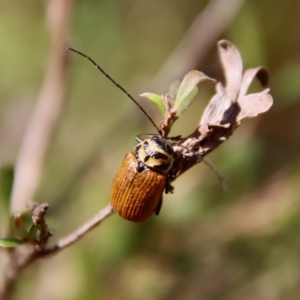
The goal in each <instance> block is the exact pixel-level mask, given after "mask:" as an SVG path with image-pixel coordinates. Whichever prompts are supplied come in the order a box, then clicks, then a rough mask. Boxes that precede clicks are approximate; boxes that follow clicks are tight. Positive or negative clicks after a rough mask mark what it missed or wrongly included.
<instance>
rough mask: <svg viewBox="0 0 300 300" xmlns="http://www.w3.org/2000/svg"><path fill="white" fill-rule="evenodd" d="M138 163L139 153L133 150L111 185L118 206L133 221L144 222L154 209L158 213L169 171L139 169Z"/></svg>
mask: <svg viewBox="0 0 300 300" xmlns="http://www.w3.org/2000/svg"><path fill="white" fill-rule="evenodd" d="M138 164H139V162H138V160H137V158H136V156H135V153H133V152H129V153H128V154H127V155H126V156H125V158H124V160H123V163H122V165H121V167H120V168H119V170H118V172H117V174H116V176H115V178H114V181H113V184H112V187H111V203H112V206H113V208H114V210H115V211H116V212H117V213H118V214H119V215H120V216H121V217H123V218H124V219H126V220H129V221H133V222H143V221H146V220H147V219H148V218H150V217H151V216H152V215H153V214H154V213H157V214H158V212H159V209H160V206H161V202H162V195H163V191H164V189H165V186H166V174H162V173H158V172H156V171H154V170H152V169H149V168H146V169H145V170H143V171H142V172H137V168H138Z"/></svg>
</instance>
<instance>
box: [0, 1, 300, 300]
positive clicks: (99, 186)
mask: <svg viewBox="0 0 300 300" xmlns="http://www.w3.org/2000/svg"><path fill="white" fill-rule="evenodd" d="M61 1H62V0H61ZM207 3H209V1H199V0H185V1H179V0H176V1H174V0H173V1H171V0H152V1H150V0H144V1H138V0H125V1H111V0H85V1H74V5H73V9H72V18H71V24H70V44H71V45H72V47H74V48H76V49H79V50H81V51H83V52H85V53H86V54H88V55H90V56H91V57H93V58H94V59H95V60H96V61H97V62H98V63H99V64H101V66H102V67H103V68H104V69H105V70H106V71H107V72H108V73H109V74H110V75H111V76H112V77H113V78H114V79H115V80H116V81H118V82H119V83H121V85H123V86H124V87H126V89H127V90H128V91H130V93H131V94H132V95H134V96H135V97H136V98H137V97H138V95H139V94H140V93H143V92H147V91H149V92H154V93H159V94H160V93H166V92H167V91H168V89H169V86H170V84H171V83H172V81H173V78H172V79H168V78H163V79H162V81H164V85H163V86H161V85H159V84H157V85H154V84H153V82H157V81H155V79H157V77H156V76H157V73H158V72H159V71H160V68H161V67H162V65H163V64H164V63H165V61H166V60H167V59H168V58H169V56H170V55H171V53H172V52H173V51H174V50H175V49H176V47H177V46H178V44H179V43H180V41H181V39H182V38H183V37H184V36H185V34H186V32H187V31H188V29H189V27H190V26H191V24H192V23H193V21H194V19H195V18H196V17H197V16H199V14H201V13H202V12H203V9H205V6H206V5H207ZM227 9H228V10H230V9H233V7H230V5H228V7H227ZM45 10H46V2H45V1H16V0H10V1H9V0H2V1H1V2H0V40H1V46H0V141H1V143H0V164H1V166H2V168H5V167H7V166H9V165H13V164H14V163H15V161H16V157H17V154H18V150H19V147H20V143H21V140H22V135H23V133H24V129H25V126H26V124H27V122H28V120H29V118H30V115H31V112H32V110H33V107H34V104H35V102H36V99H37V95H38V93H39V90H40V88H41V85H42V82H43V80H44V72H45V66H46V62H47V55H48V33H47V26H46V24H45ZM216 21H217V20H216ZM207 30H209V28H207ZM201 35H205V32H199V36H201ZM222 38H225V39H227V40H229V41H231V42H232V43H233V44H235V45H236V47H237V48H238V49H239V50H240V52H241V55H242V57H243V61H244V66H245V68H249V67H256V66H259V65H264V66H266V67H267V68H268V69H269V71H270V74H271V81H270V85H269V86H270V88H271V94H272V96H273V97H274V106H273V107H272V108H271V110H270V111H269V112H267V113H265V114H263V115H260V116H259V117H258V118H255V119H249V120H245V121H244V122H243V124H242V125H241V127H240V128H238V130H237V131H236V132H235V133H234V135H233V136H232V137H231V138H230V139H229V140H228V141H226V143H224V144H223V145H222V146H221V147H220V148H219V149H217V150H216V151H214V152H213V153H212V154H211V155H209V156H208V159H209V160H210V161H211V162H212V163H213V164H214V165H216V166H217V168H218V170H219V172H221V174H222V176H223V177H224V179H225V181H226V183H227V185H228V191H227V192H224V191H222V188H221V186H220V183H219V182H218V180H217V177H216V175H215V174H214V173H213V172H212V171H211V170H210V169H208V168H207V167H206V166H205V165H203V164H200V165H198V166H196V167H194V168H193V169H191V170H190V171H189V172H187V173H186V174H184V175H183V176H182V177H180V178H179V179H178V180H177V181H176V182H175V184H174V186H175V193H174V194H173V195H167V196H165V198H164V199H165V201H164V205H163V208H162V211H161V214H160V216H159V217H153V218H151V219H150V220H149V221H147V222H145V223H143V224H134V223H130V222H127V221H125V220H123V219H121V218H120V217H118V216H117V215H113V216H112V217H110V218H108V219H107V220H106V221H105V222H103V224H102V225H101V226H99V227H98V228H96V229H95V230H93V231H92V232H91V233H90V234H89V235H87V236H86V237H85V238H84V239H83V240H81V241H80V242H79V243H77V244H75V245H73V246H72V247H70V248H68V249H66V250H65V251H63V252H62V253H60V254H59V255H57V256H55V257H51V258H49V259H47V260H42V261H38V262H36V263H35V264H34V265H32V266H31V267H30V268H28V270H27V271H26V273H24V274H23V276H22V277H21V278H20V279H19V281H18V284H17V285H16V287H15V296H14V299H29V298H30V299H43V300H47V299H49V300H50V299H51V300H53V299H55V300H77V299H78V300H79V299H111V300H115V299H116V300H117V299H122V300H123V299H124V300H135V299H143V300H148V299H149V300H150V299H168V300H169V299H170V300H171V299H176V300H177V299H185V300H194V299H195V300H196V299H213V300H217V299H222V300H223V299H224V300H229V299H233V300H238V299H256V300H257V299H259V300H260V299H262V300H268V299H270V300H274V299H295V300H296V299H299V298H300V234H299V232H300V214H299V213H300V201H299V200H300V196H299V195H300V185H299V180H300V175H299V171H298V170H299V163H300V152H299V149H300V147H299V146H300V145H299V144H300V133H299V129H300V2H297V1H271V0H262V1H244V3H243V5H242V6H241V7H240V9H239V10H238V11H237V12H236V15H235V17H234V18H233V19H232V21H231V22H230V23H229V24H228V26H225V25H224V28H223V29H222V31H221V33H220V34H218V35H217V37H216V38H215V40H214V41H213V43H212V46H211V47H209V50H208V51H207V52H206V54H205V57H204V59H201V61H199V62H195V65H194V66H193V68H195V69H198V70H201V71H203V72H205V73H206V74H207V75H208V76H210V77H213V78H216V79H219V80H222V79H223V77H222V76H223V75H222V73H221V69H220V66H219V61H218V57H217V53H216V42H217V40H219V39H222ZM187 51H192V49H188V50H187ZM68 72H69V79H68V89H67V90H68V92H67V99H66V102H65V105H64V110H63V114H62V117H61V119H60V122H59V125H58V127H57V129H56V134H55V137H54V139H53V141H52V142H51V147H50V149H49V151H48V155H47V159H46V162H45V166H44V170H43V177H42V183H41V185H40V187H39V190H38V192H37V194H36V198H35V199H34V200H36V201H39V202H48V203H49V204H50V211H49V215H48V221H49V224H50V226H51V228H52V229H53V231H54V236H53V238H51V242H52V243H54V242H55V241H56V240H58V239H59V238H61V237H63V236H65V235H66V234H67V233H69V232H71V231H72V230H74V229H75V228H77V227H78V226H79V225H81V224H82V223H83V222H85V221H86V220H88V219H89V218H90V217H91V216H92V215H93V214H95V213H96V212H97V211H98V210H100V209H101V208H102V207H104V206H105V205H106V204H107V203H108V201H109V192H110V185H111V182H112V179H113V177H114V174H115V173H116V171H117V169H118V167H119V166H120V164H121V162H122V159H123V157H124V155H125V153H127V152H128V151H130V150H131V149H133V147H134V146H135V140H134V137H135V135H137V134H140V133H150V132H153V131H154V130H153V128H152V127H151V124H150V123H149V121H148V120H147V119H146V118H145V117H144V116H143V115H142V114H141V112H140V111H139V110H138V108H136V107H135V106H134V104H133V103H132V102H131V101H130V100H129V99H128V98H127V97H126V96H125V95H123V94H122V93H121V92H120V91H119V90H118V89H116V87H115V86H113V85H112V84H111V83H110V82H109V81H108V80H107V79H106V78H105V77H104V76H102V75H101V74H100V73H99V72H98V71H97V70H95V69H94V68H93V67H92V65H91V64H90V63H89V62H88V61H86V60H84V59H83V58H81V57H79V56H77V55H75V54H73V53H71V54H70V65H69V71H68ZM170 72H171V70H170ZM182 76H183V74H178V75H176V78H177V79H180V78H182ZM165 82H166V83H165ZM150 87H151V90H149V88H150ZM211 93H212V88H211V87H209V86H208V87H204V88H203V90H202V91H201V92H200V96H199V98H198V99H197V101H195V103H194V104H193V107H192V108H191V109H189V110H188V111H187V112H186V113H185V114H184V115H183V116H182V118H181V119H180V120H179V121H178V124H176V126H175V127H174V132H173V133H174V135H176V134H182V135H187V134H189V133H191V131H193V130H194V129H195V127H196V126H197V123H198V120H199V119H200V117H201V113H202V111H203V108H204V107H205V105H206V103H207V102H208V100H209V95H211ZM140 103H141V104H142V105H143V106H144V107H145V109H146V110H147V111H149V112H150V114H151V115H152V116H153V118H154V119H155V120H156V122H159V120H160V116H159V112H158V111H157V110H156V109H155V108H154V107H153V105H152V104H151V103H150V104H149V103H147V100H144V99H141V101H140ZM2 194H3V193H2ZM1 197H2V198H3V199H4V198H5V197H4V196H3V195H2V196H1ZM3 199H2V204H1V206H0V208H1V210H2V212H1V213H0V218H1V220H0V224H1V226H2V229H3V226H5V222H4V219H5V218H4V216H3V212H4V206H5V204H4V203H3V202H4V200H3ZM1 221H2V222H1ZM1 231H3V230H1ZM0 264H2V262H1V261H0ZM24 295H25V296H24Z"/></svg>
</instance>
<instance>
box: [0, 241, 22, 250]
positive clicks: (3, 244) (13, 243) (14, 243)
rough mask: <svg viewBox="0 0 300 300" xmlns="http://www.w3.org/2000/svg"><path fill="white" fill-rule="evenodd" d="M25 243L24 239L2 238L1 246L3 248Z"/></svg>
mask: <svg viewBox="0 0 300 300" xmlns="http://www.w3.org/2000/svg"><path fill="white" fill-rule="evenodd" d="M22 244H24V241H22V240H19V239H0V247H3V248H15V247H17V246H19V245H22Z"/></svg>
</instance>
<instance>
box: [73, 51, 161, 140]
mask: <svg viewBox="0 0 300 300" xmlns="http://www.w3.org/2000/svg"><path fill="white" fill-rule="evenodd" d="M68 50H70V51H73V52H75V53H77V54H79V55H81V56H83V57H85V58H86V59H88V60H89V61H90V62H91V63H92V64H93V65H94V66H95V67H96V68H97V69H98V70H99V71H100V72H101V73H102V74H103V75H104V76H106V78H108V79H109V80H110V81H111V82H112V83H113V84H114V85H115V86H116V87H117V88H119V89H120V90H121V91H122V92H123V93H124V94H125V95H126V96H127V97H128V98H130V99H131V100H132V101H133V102H134V103H135V104H136V105H137V107H138V108H139V109H140V110H141V111H142V112H143V113H144V115H145V116H146V117H147V118H148V120H149V121H150V122H151V123H152V125H153V126H154V127H155V129H156V130H157V132H158V133H159V134H160V135H162V131H161V129H160V128H159V127H158V126H157V125H156V124H155V123H154V121H153V119H152V118H151V116H150V115H149V114H148V113H147V112H146V111H145V110H144V109H143V107H142V106H141V105H140V104H139V103H138V102H137V101H136V100H135V99H134V98H133V97H132V96H131V94H129V93H128V92H127V91H126V90H125V89H124V88H123V87H122V86H121V85H120V84H119V83H117V82H116V81H115V80H114V79H113V78H112V77H110V75H109V74H107V73H106V72H105V71H104V70H103V69H102V68H101V67H100V66H99V65H98V64H97V63H96V62H95V61H94V60H93V59H92V58H91V57H89V56H87V55H86V54H84V53H82V52H80V51H78V50H75V49H73V48H68Z"/></svg>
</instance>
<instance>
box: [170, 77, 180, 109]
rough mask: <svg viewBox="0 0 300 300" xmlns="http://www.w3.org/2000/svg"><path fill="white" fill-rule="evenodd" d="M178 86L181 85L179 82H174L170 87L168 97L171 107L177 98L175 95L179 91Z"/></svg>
mask: <svg viewBox="0 0 300 300" xmlns="http://www.w3.org/2000/svg"><path fill="white" fill-rule="evenodd" d="M180 84H181V82H180V81H179V80H176V81H175V82H173V84H172V85H171V87H170V90H169V96H170V100H171V103H172V106H173V104H174V102H175V99H176V97H177V94H178V91H179V88H180Z"/></svg>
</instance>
